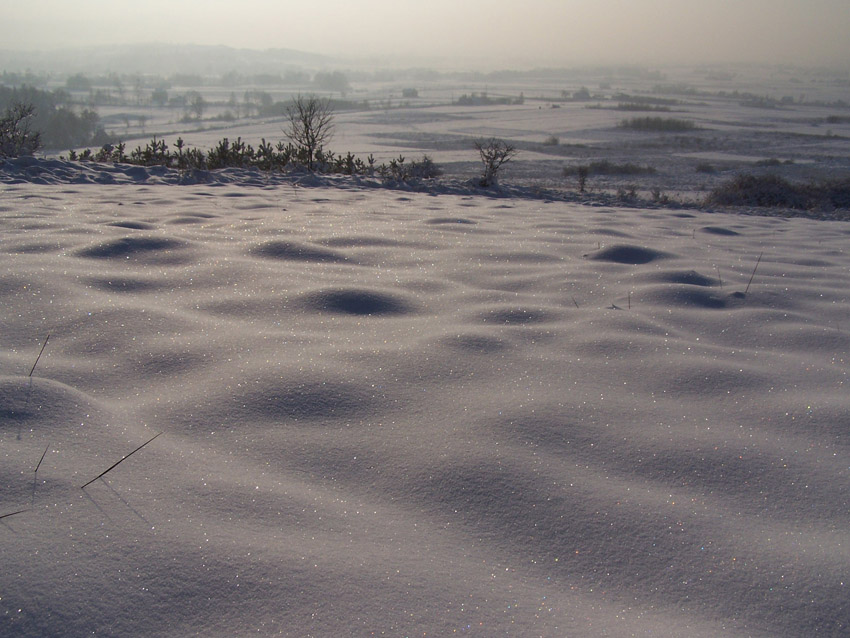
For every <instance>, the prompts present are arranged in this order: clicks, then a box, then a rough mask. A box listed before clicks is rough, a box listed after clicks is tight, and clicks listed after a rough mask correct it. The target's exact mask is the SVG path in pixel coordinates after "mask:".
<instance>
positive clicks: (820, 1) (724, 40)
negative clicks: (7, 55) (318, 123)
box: [0, 0, 850, 66]
mask: <svg viewBox="0 0 850 638" xmlns="http://www.w3.org/2000/svg"><path fill="white" fill-rule="evenodd" d="M4 5H5V6H4V7H3V9H2V15H3V19H2V21H0V48H6V49H54V48H62V47H67V46H86V45H100V44H117V43H138V42H163V43H171V44H218V45H227V46H231V47H236V48H251V49H269V48H287V49H297V50H302V51H307V52H312V53H324V54H332V55H339V54H343V55H347V56H351V57H368V56H379V57H382V58H384V59H385V60H386V61H387V62H391V61H392V60H393V59H394V58H398V59H400V60H402V59H403V60H409V59H412V58H422V59H423V60H424V59H431V60H437V59H442V60H444V61H452V60H454V61H456V62H457V63H458V64H463V63H465V62H476V61H479V62H480V61H483V60H489V61H490V62H492V63H496V64H499V65H501V66H511V65H512V64H515V65H517V66H518V65H523V64H534V65H545V66H561V65H570V64H582V63H618V64H623V63H626V64H628V63H650V64H665V63H680V62H684V63H723V62H735V61H742V62H758V63H782V64H786V63H791V64H798V65H801V66H806V65H820V64H824V65H845V66H846V65H850V38H848V37H847V34H848V33H850V1H848V0H734V1H731V0H524V1H519V0H412V1H409V0H357V1H352V0H322V2H315V3H314V2H306V1H305V0H296V1H293V0H240V1H239V2H236V1H232V0H228V1H225V0H145V1H144V2H139V1H138V0H133V1H131V2H125V1H123V0H75V1H74V2H68V1H67V0H28V1H27V2H5V3H4Z"/></svg>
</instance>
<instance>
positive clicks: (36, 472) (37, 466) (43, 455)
mask: <svg viewBox="0 0 850 638" xmlns="http://www.w3.org/2000/svg"><path fill="white" fill-rule="evenodd" d="M49 449H50V445H48V446H47V447H46V448H44V452H42V453H41V458H40V459H38V463H37V464H36V466H35V470H33V473H34V474H38V468H40V467H41V462H42V461H44V457H45V456H47V450H49Z"/></svg>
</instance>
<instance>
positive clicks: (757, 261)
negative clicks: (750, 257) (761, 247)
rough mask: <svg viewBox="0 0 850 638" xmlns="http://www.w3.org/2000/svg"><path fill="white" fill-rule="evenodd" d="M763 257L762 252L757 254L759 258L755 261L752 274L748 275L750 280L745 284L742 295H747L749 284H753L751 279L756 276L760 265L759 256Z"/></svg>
mask: <svg viewBox="0 0 850 638" xmlns="http://www.w3.org/2000/svg"><path fill="white" fill-rule="evenodd" d="M762 255H764V252H763V251H762V252H760V253H759V258H758V259H757V260H756V267H755V268H753V274H752V275H750V280H749V281H748V282H747V287H746V288H745V289H744V294H745V295H746V294H747V291H748V290H749V289H750V284H751V283H753V277H755V276H756V271H757V270H758V269H759V264H760V263H761V256H762Z"/></svg>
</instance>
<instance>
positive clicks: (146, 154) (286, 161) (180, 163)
mask: <svg viewBox="0 0 850 638" xmlns="http://www.w3.org/2000/svg"><path fill="white" fill-rule="evenodd" d="M308 155H309V153H308V152H307V149H305V148H303V147H298V146H295V145H293V144H292V143H291V142H289V143H284V142H282V141H281V142H278V143H277V144H275V145H272V144H271V143H270V142H267V141H266V140H265V139H263V140H262V141H261V142H260V144H259V145H258V146H257V147H256V148H254V147H253V146H252V145H250V144H247V143H245V142H244V141H243V140H242V138H241V137H239V138H237V139H236V140H233V141H231V140H229V139H228V138H224V139H222V140H221V141H219V143H218V144H217V145H216V146H214V147H213V148H211V149H210V150H209V151H206V152H205V151H203V150H202V149H199V148H191V147H187V146H186V144H185V142H184V141H183V138H178V139H177V141H176V142H175V143H174V144H173V145H171V146H169V145H168V143H167V142H166V141H165V140H164V139H157V138H156V137H154V138H153V139H152V140H151V141H150V142H148V143H147V144H146V145H145V146H144V147H142V146H137V147H136V148H135V149H134V150H133V151H131V152H130V153H127V148H126V145H125V144H124V143H123V142H119V143H118V144H114V145H113V144H105V145H104V146H103V147H101V148H100V150H97V151H92V150H91V149H86V150H84V151H82V152H80V153H77V152H75V151H71V152H70V153H69V155H68V159H70V160H71V161H83V162H86V161H91V162H118V163H124V164H135V165H139V166H165V167H167V168H176V169H180V170H190V169H201V170H214V169H218V168H230V167H238V168H252V167H253V168H258V169H260V170H264V171H273V170H277V171H292V170H297V169H298V168H299V167H307V166H309V165H310V164H312V165H313V166H314V170H315V171H316V172H319V173H335V174H343V175H369V176H375V175H377V176H379V177H382V178H384V179H389V180H394V181H405V182H406V181H411V180H414V179H430V178H433V177H438V176H439V175H441V174H442V171H441V170H440V168H439V166H437V164H436V163H435V162H434V161H433V160H432V159H431V158H430V157H428V156H427V155H423V156H422V159H420V160H414V161H406V160H405V158H404V157H403V156H401V155H400V156H399V157H398V158H396V159H392V160H390V161H389V162H388V163H387V162H384V163H381V164H377V162H376V161H375V158H374V157H373V156H372V155H369V157H368V158H367V159H366V160H365V161H364V160H362V159H361V158H359V157H355V156H354V155H353V154H352V153H346V154H345V155H335V154H334V153H332V152H331V151H325V150H324V149H318V150H316V151H315V153H314V157H312V159H311V158H310V157H309V156H308Z"/></svg>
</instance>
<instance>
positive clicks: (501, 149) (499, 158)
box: [475, 137, 517, 188]
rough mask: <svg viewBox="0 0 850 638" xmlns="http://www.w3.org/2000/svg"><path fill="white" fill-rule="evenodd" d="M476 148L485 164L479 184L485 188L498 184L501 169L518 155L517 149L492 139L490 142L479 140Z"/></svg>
mask: <svg viewBox="0 0 850 638" xmlns="http://www.w3.org/2000/svg"><path fill="white" fill-rule="evenodd" d="M475 148H477V149H478V153H479V154H480V155H481V162H482V163H483V164H484V173H483V175H482V176H481V181H480V182H479V183H480V184H481V186H484V187H485V188H486V187H488V186H492V185H494V184H496V183H498V173H499V169H500V168H501V167H502V166H503V165H504V164H507V163H508V162H510V161H511V159H513V158H514V156H515V155H516V154H517V150H516V147H515V146H513V145H512V144H508V143H507V142H505V141H503V140H498V139H496V138H495V137H491V138H490V139H488V140H477V141H476V142H475Z"/></svg>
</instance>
